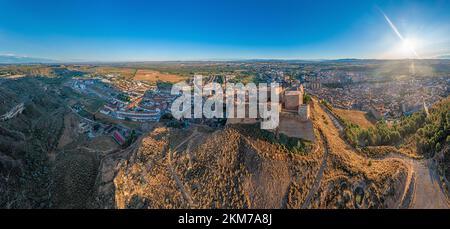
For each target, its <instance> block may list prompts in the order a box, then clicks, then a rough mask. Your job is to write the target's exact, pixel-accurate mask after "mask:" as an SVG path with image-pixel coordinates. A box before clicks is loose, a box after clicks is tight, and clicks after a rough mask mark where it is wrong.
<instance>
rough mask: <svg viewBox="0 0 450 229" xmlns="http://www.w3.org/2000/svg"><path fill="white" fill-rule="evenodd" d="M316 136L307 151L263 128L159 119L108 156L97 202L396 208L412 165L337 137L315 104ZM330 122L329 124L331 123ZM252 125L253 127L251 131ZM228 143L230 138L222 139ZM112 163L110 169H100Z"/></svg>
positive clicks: (114, 204) (150, 205)
mask: <svg viewBox="0 0 450 229" xmlns="http://www.w3.org/2000/svg"><path fill="white" fill-rule="evenodd" d="M314 107H315V109H314V116H315V118H314V123H315V127H316V131H315V134H316V136H317V139H318V142H317V144H315V146H314V147H313V148H312V149H311V150H310V152H308V153H305V154H295V153H292V152H290V151H289V150H287V148H286V147H283V146H281V145H279V144H275V143H270V142H268V141H266V140H265V139H263V138H260V137H258V136H260V134H258V133H257V132H256V131H257V129H251V131H249V130H248V128H252V127H249V126H228V127H226V128H225V129H219V130H216V131H214V132H211V130H205V129H204V128H202V127H196V126H193V127H190V128H189V130H182V129H175V128H167V127H164V126H159V127H157V128H155V129H154V130H153V131H152V132H151V133H150V134H149V135H148V136H146V137H144V138H143V140H142V143H141V144H140V145H138V146H136V148H135V149H134V150H132V151H131V152H130V155H129V156H128V157H125V158H124V157H120V158H116V160H109V161H108V162H105V163H104V165H103V166H101V167H103V168H116V169H117V170H116V172H115V173H114V174H111V173H106V174H105V175H104V176H102V175H100V178H99V179H98V180H97V184H99V185H98V187H97V195H98V198H97V202H96V206H97V207H99V206H108V207H110V208H386V207H387V208H396V207H399V206H400V205H402V204H403V202H404V200H405V201H406V198H405V192H406V191H405V190H406V183H407V181H408V179H407V176H408V171H407V168H406V166H405V165H404V164H403V163H402V162H401V161H400V160H395V159H388V160H370V159H368V158H364V157H362V156H360V155H358V154H356V153H355V152H353V151H352V150H351V149H349V148H348V146H347V145H346V144H345V142H344V141H343V140H341V139H340V138H336V134H337V129H334V128H332V126H331V125H332V122H331V120H329V118H328V117H327V116H325V115H324V114H325V113H324V111H322V110H321V109H320V107H319V106H318V104H315V106H314ZM325 130H326V131H325ZM259 131H260V130H259ZM249 133H251V134H249ZM224 143H226V144H224ZM102 170H104V171H108V170H109V169H102Z"/></svg>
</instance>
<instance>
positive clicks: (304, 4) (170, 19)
mask: <svg viewBox="0 0 450 229" xmlns="http://www.w3.org/2000/svg"><path fill="white" fill-rule="evenodd" d="M448 12H450V1H442V0H440V1H433V0H428V1H413V0H409V1H401V0H395V1H370V0H363V1H313V0H311V1H299V0H297V1H295V0H290V1H289V0H278V1H275V0H272V1H269V0H258V1H257V0H253V1H252V0H247V1H246V0H240V1H238V0H209V1H208V0H185V1H181V0H165V1H163V0H153V1H150V0H148V1H138V0H128V1H125V0H109V1H106V0H88V1H87V0H61V1H56V0H55V1H50V0H40V1H34V0H29V1H26V0H0V54H14V55H21V56H33V57H45V58H52V59H58V60H67V61H70V60H86V61H88V60H95V61H139V60H205V59H248V58H285V59H335V58H409V57H411V58H413V57H412V56H411V52H409V51H411V49H414V50H415V51H417V53H419V55H420V58H430V57H435V56H439V55H448V54H449V53H450V48H449V47H450V45H449V44H450V42H449V41H450V14H449V13H448ZM383 14H385V15H386V16H387V17H388V18H389V19H390V21H391V22H392V23H393V24H394V26H395V28H396V29H397V31H399V33H401V36H402V37H403V38H404V39H400V38H399V36H398V34H397V33H396V32H395V31H394V30H393V28H392V26H391V25H389V23H388V22H387V20H386V18H385V17H384V15H383ZM405 39H408V42H405V41H404V40H405ZM412 41H413V42H412ZM406 43H408V45H406ZM410 43H413V44H410Z"/></svg>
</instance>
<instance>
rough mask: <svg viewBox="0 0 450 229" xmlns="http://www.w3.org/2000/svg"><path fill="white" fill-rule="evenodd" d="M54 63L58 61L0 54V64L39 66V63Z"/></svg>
mask: <svg viewBox="0 0 450 229" xmlns="http://www.w3.org/2000/svg"><path fill="white" fill-rule="evenodd" d="M56 62H58V61H56V60H52V59H46V58H37V57H27V56H18V55H1V54H0V64H39V63H56Z"/></svg>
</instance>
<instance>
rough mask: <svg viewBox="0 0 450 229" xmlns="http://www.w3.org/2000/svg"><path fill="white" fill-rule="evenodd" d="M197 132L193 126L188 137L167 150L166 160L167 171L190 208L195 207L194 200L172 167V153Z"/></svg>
mask: <svg viewBox="0 0 450 229" xmlns="http://www.w3.org/2000/svg"><path fill="white" fill-rule="evenodd" d="M197 134H198V133H197V128H195V129H194V131H193V132H192V134H191V135H190V136H189V137H187V138H186V139H185V140H183V141H182V142H181V143H180V144H178V145H177V146H176V147H175V148H174V149H173V150H170V151H169V152H168V162H169V163H168V165H167V166H168V168H169V171H170V173H171V175H172V177H173V178H174V180H175V182H176V183H177V186H178V189H179V190H180V192H181V195H182V196H183V198H184V200H186V201H187V202H188V203H189V206H190V208H193V207H195V204H194V201H192V198H191V194H190V193H189V192H188V191H186V189H185V187H184V184H183V182H182V181H181V180H180V178H179V177H178V174H177V173H176V171H175V169H174V168H173V165H172V155H173V154H174V153H176V151H177V150H178V149H179V148H180V147H182V146H183V145H184V144H186V143H188V142H190V141H191V140H192V139H193V138H194V137H195V136H196V135H197Z"/></svg>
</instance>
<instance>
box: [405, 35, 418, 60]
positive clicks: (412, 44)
mask: <svg viewBox="0 0 450 229" xmlns="http://www.w3.org/2000/svg"><path fill="white" fill-rule="evenodd" d="M417 45H418V44H417V40H416V39H412V38H405V39H403V42H402V50H403V51H404V52H406V53H409V54H410V55H411V56H413V57H415V58H418V57H419V55H418V54H417V51H416V49H417Z"/></svg>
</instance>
